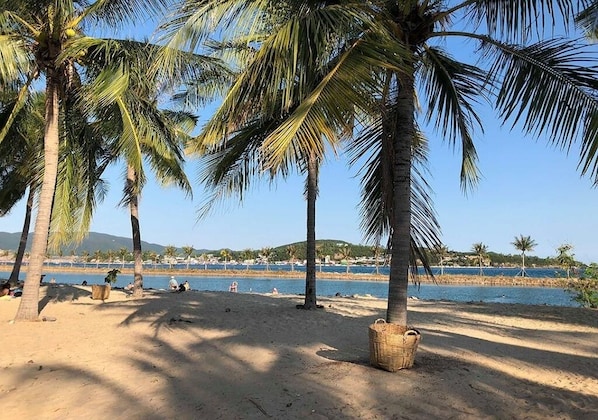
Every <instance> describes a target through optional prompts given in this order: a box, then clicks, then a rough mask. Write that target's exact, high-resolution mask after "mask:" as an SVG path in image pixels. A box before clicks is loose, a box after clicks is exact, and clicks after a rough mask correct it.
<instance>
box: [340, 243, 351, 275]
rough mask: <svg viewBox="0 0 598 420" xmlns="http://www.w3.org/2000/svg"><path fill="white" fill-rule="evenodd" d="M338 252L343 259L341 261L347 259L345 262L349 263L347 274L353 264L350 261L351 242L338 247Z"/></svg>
mask: <svg viewBox="0 0 598 420" xmlns="http://www.w3.org/2000/svg"><path fill="white" fill-rule="evenodd" d="M338 253H339V257H340V259H341V263H342V262H343V261H345V264H347V274H349V267H350V265H351V263H350V261H349V257H350V256H351V247H350V246H349V244H344V245H343V246H341V247H340V248H339V249H338Z"/></svg>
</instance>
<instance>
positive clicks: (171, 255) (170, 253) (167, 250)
mask: <svg viewBox="0 0 598 420" xmlns="http://www.w3.org/2000/svg"><path fill="white" fill-rule="evenodd" d="M164 256H165V257H166V258H168V268H172V262H173V260H174V261H175V262H176V259H175V258H176V246H174V245H168V246H166V247H164Z"/></svg>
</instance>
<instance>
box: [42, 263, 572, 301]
mask: <svg viewBox="0 0 598 420" xmlns="http://www.w3.org/2000/svg"><path fill="white" fill-rule="evenodd" d="M208 268H210V267H208ZM229 268H230V267H229ZM272 268H273V267H271V269H272ZM361 268H364V267H361ZM295 269H297V267H295ZM370 269H371V268H370ZM530 271H531V270H530ZM340 272H344V270H343V271H340ZM351 272H356V271H355V270H354V269H353V267H351ZM445 273H446V271H445ZM472 274H477V272H474V273H472ZM516 274H517V273H516V272H515V274H514V275H516ZM529 274H530V276H531V273H529ZM503 275H504V274H503ZM52 277H53V278H54V279H55V281H56V282H57V283H66V284H81V282H83V281H84V280H85V281H87V283H88V284H90V285H91V284H104V277H105V276H104V275H100V274H81V273H64V274H62V273H61V274H52V275H51V276H47V277H46V278H45V281H46V282H48V281H49V280H50V279H51V278H52ZM538 277H540V276H538ZM176 279H177V281H178V282H179V283H182V282H183V281H185V280H187V281H189V283H190V285H191V288H192V289H193V290H205V291H228V288H229V286H230V283H231V282H232V281H233V280H234V281H237V282H238V291H239V292H240V293H269V292H271V291H272V290H273V289H274V288H276V289H277V290H278V291H279V293H283V294H303V293H305V280H304V279H280V278H267V277H257V278H254V277H242V276H237V277H234V278H230V277H228V278H224V277H198V276H188V277H186V276H183V275H177V276H176ZM168 280H169V276H156V275H144V277H143V283H144V287H145V288H153V289H166V288H167V287H168ZM132 281H133V276H132V275H127V274H120V275H119V276H118V281H117V283H116V284H115V287H124V286H126V285H127V284H128V283H130V282H132ZM337 293H339V294H341V295H343V296H351V295H360V296H364V295H371V296H373V297H377V298H381V299H386V298H387V297H388V283H387V282H373V281H355V280H351V281H345V280H323V279H319V280H318V281H317V294H318V296H334V295H336V294H337ZM409 296H412V297H415V298H418V299H422V300H450V301H457V302H496V303H523V304H532V305H552V306H572V307H576V306H579V305H578V304H577V303H576V302H575V301H573V300H572V298H571V295H570V294H569V293H567V292H565V291H564V290H562V289H559V288H546V287H503V286H452V285H434V284H421V285H420V286H419V287H418V286H416V285H409Z"/></svg>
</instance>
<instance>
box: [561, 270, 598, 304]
mask: <svg viewBox="0 0 598 420" xmlns="http://www.w3.org/2000/svg"><path fill="white" fill-rule="evenodd" d="M565 290H566V291H567V292H569V293H573V294H575V296H574V297H573V299H574V300H575V301H576V302H579V303H580V304H581V305H582V306H584V307H586V308H598V264H596V263H592V264H590V265H589V266H588V267H587V268H586V269H585V270H584V273H583V274H582V276H581V277H580V278H579V279H577V280H570V281H569V282H568V283H567V288H566V289H565Z"/></svg>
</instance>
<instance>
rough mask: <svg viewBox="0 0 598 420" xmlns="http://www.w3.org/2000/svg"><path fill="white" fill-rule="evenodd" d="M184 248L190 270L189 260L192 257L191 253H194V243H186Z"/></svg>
mask: <svg viewBox="0 0 598 420" xmlns="http://www.w3.org/2000/svg"><path fill="white" fill-rule="evenodd" d="M181 249H182V250H183V255H184V256H185V260H187V270H189V261H190V259H191V255H193V251H194V249H193V245H186V246H183V248H181Z"/></svg>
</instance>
